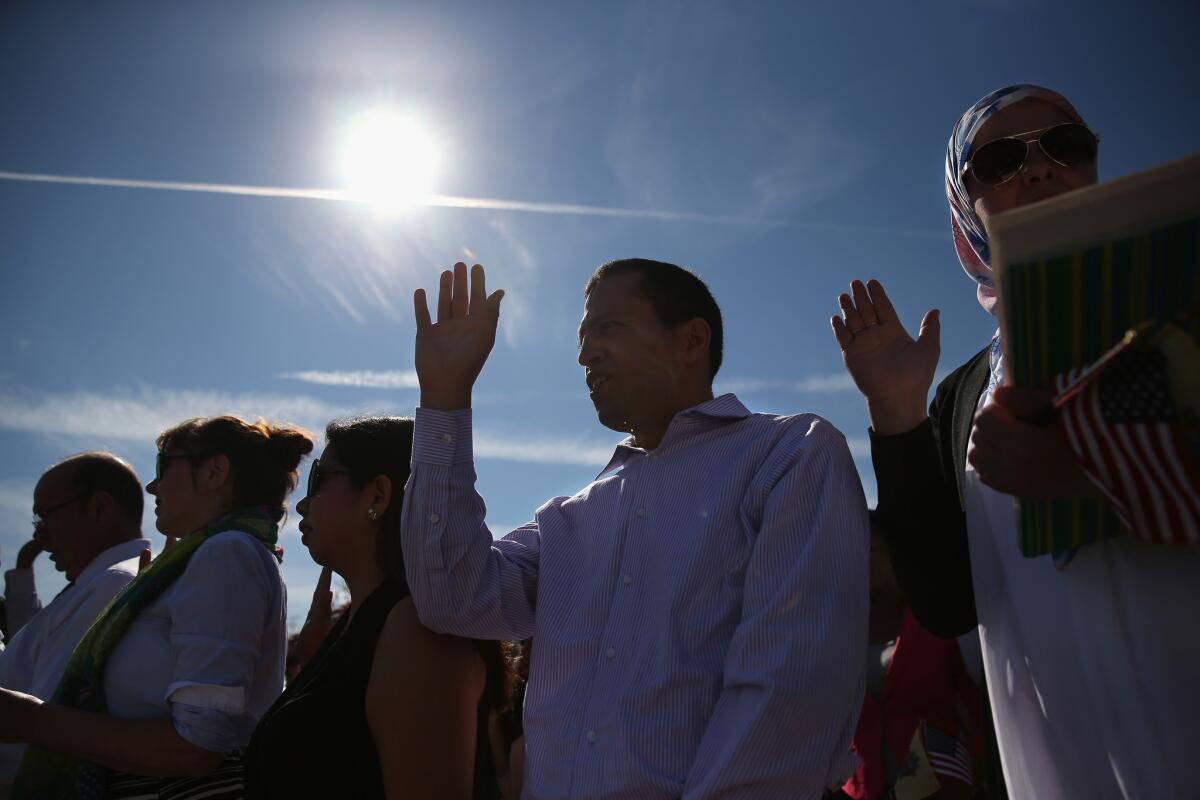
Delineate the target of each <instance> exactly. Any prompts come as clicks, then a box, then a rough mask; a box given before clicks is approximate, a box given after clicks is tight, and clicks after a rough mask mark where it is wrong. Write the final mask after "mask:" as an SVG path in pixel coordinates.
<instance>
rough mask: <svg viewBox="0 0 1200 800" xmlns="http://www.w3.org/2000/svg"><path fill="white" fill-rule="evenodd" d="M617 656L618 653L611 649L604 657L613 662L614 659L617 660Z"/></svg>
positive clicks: (606, 651) (605, 652)
mask: <svg viewBox="0 0 1200 800" xmlns="http://www.w3.org/2000/svg"><path fill="white" fill-rule="evenodd" d="M616 655H617V651H616V650H615V649H613V648H611V647H610V648H608V649H607V650H605V651H604V657H605V658H607V659H608V660H609V661H612V660H613V659H614V658H616Z"/></svg>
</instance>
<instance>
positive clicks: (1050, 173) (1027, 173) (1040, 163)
mask: <svg viewBox="0 0 1200 800" xmlns="http://www.w3.org/2000/svg"><path fill="white" fill-rule="evenodd" d="M1026 146H1027V147H1028V148H1029V152H1028V153H1026V154H1025V163H1024V164H1023V165H1022V166H1021V173H1020V179H1021V181H1022V183H1024V184H1025V185H1026V186H1029V185H1032V184H1035V183H1038V182H1040V181H1045V180H1049V179H1050V178H1053V177H1054V173H1055V172H1057V171H1058V167H1059V165H1058V164H1056V163H1054V162H1053V161H1051V160H1050V158H1049V157H1048V156H1047V155H1046V154H1045V153H1043V152H1042V148H1041V145H1039V144H1038V143H1037V142H1027V143H1026Z"/></svg>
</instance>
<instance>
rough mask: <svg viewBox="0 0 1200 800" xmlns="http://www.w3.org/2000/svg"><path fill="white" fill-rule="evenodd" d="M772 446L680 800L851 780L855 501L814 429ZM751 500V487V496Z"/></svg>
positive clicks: (863, 532) (856, 692)
mask: <svg viewBox="0 0 1200 800" xmlns="http://www.w3.org/2000/svg"><path fill="white" fill-rule="evenodd" d="M789 439H790V440H785V441H784V442H782V443H781V445H782V446H780V447H777V448H776V450H775V452H774V453H773V455H772V458H770V459H768V461H767V462H766V464H765V465H764V470H763V472H762V473H761V474H762V475H763V476H764V477H765V478H766V479H767V480H766V481H765V482H762V483H760V487H761V488H760V490H761V491H765V492H766V493H767V496H766V499H765V503H764V505H763V506H762V508H763V512H762V518H761V524H760V525H759V530H758V532H757V537H756V539H755V543H754V549H753V551H752V553H751V556H750V561H749V563H748V565H747V569H746V577H745V589H744V596H743V603H742V616H741V620H740V622H739V624H738V626H737V629H736V630H735V632H734V635H733V638H732V641H731V642H730V646H729V652H728V655H727V657H726V660H725V665H724V685H723V688H722V691H721V695H720V697H719V698H718V701H717V705H716V708H715V710H714V711H713V714H712V717H711V718H710V719H709V722H708V726H707V729H706V731H705V734H704V738H703V740H702V741H701V744H700V747H699V750H698V751H697V753H696V757H695V759H694V760H693V765H692V769H691V773H690V775H689V776H688V781H687V785H686V787H685V790H684V797H685V798H700V797H704V798H716V797H756V798H781V799H782V798H789V800H790V799H791V798H814V799H815V798H819V797H821V795H822V793H823V792H824V790H825V789H826V787H827V786H829V785H830V784H838V783H840V782H841V781H843V780H845V778H846V777H847V776H848V775H849V774H850V773H851V772H852V771H853V769H854V766H855V763H856V760H855V758H854V756H853V755H851V753H850V740H851V738H852V736H853V734H854V726H855V724H856V721H857V719H858V714H859V710H860V708H861V706H862V698H863V668H864V665H865V663H866V644H867V611H868V609H867V606H868V592H867V558H868V548H869V535H868V522H867V509H866V502H865V500H864V498H863V492H862V486H861V484H860V482H859V479H858V474H857V472H856V471H855V468H854V462H853V460H852V458H851V457H850V452H849V450H848V449H847V446H846V443H845V440H844V439H843V438H842V436H841V435H840V434H839V433H837V432H836V431H834V430H832V429H830V428H829V427H828V426H827V424H826V423H824V422H821V423H818V424H817V425H815V426H813V428H811V429H810V430H809V431H808V432H807V435H805V436H803V437H802V438H800V439H799V441H797V437H789ZM752 491H755V489H754V488H753V487H752Z"/></svg>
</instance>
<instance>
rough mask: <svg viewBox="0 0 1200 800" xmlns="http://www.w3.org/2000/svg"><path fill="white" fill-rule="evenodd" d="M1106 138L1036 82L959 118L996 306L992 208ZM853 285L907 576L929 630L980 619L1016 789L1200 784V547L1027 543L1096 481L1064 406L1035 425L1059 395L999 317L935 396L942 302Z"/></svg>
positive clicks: (962, 628)
mask: <svg viewBox="0 0 1200 800" xmlns="http://www.w3.org/2000/svg"><path fill="white" fill-rule="evenodd" d="M1098 142H1099V137H1097V136H1096V135H1095V134H1094V133H1092V131H1091V130H1090V129H1088V128H1087V127H1086V126H1085V124H1084V122H1083V118H1082V117H1081V116H1080V114H1079V112H1078V111H1076V110H1075V107H1074V106H1073V105H1071V103H1070V102H1068V101H1067V99H1066V98H1064V97H1063V96H1062V95H1060V94H1058V93H1057V92H1053V91H1051V90H1049V89H1044V88H1041V87H1038V86H1030V85H1018V86H1009V87H1006V88H1003V89H999V90H997V91H994V92H991V93H990V94H988V95H986V96H985V97H983V98H982V99H981V100H979V101H978V102H976V103H975V104H974V105H972V106H971V108H969V109H967V111H966V113H964V114H963V115H962V117H961V118H960V119H959V121H958V123H957V124H956V125H955V126H954V130H953V132H952V134H951V137H950V142H949V145H948V147H947V151H946V161H945V185H946V196H947V199H948V200H949V203H950V213H951V230H952V234H953V237H954V244H955V248H956V250H957V253H958V259H959V262H960V263H961V265H962V267H963V269H964V270H965V271H966V272H967V274H968V276H970V278H971V279H972V280H973V281H974V282H975V285H976V296H977V298H978V300H979V303H980V304H981V305H982V306H983V308H984V309H985V310H986V311H988V312H989V313H992V314H995V313H996V312H995V305H996V292H995V282H994V278H993V275H992V270H991V259H990V243H989V239H988V231H987V227H986V225H985V222H986V220H987V218H988V217H989V216H990V215H993V214H997V213H1000V212H1003V211H1007V210H1010V209H1015V208H1018V207H1021V206H1024V205H1027V204H1030V203H1035V202H1037V201H1039V200H1043V199H1047V198H1050V197H1053V196H1056V195H1060V194H1063V193H1065V192H1069V191H1072V190H1075V189H1079V188H1082V187H1085V186H1089V185H1091V184H1094V183H1095V182H1096V178H1097V155H1098V153H1097V150H1098V148H1097V143H1098ZM838 300H839V304H840V305H841V308H842V312H843V317H834V318H833V320H832V324H833V329H834V334H835V336H836V338H837V341H838V344H839V345H840V347H841V350H842V357H843V359H844V361H845V364H846V368H847V370H848V371H849V372H850V374H851V376H852V377H853V378H854V381H855V383H856V384H857V386H858V387H859V389H860V390H861V391H862V393H863V395H864V396H865V398H866V401H867V412H868V416H869V417H870V421H871V428H872V430H871V456H872V461H873V463H874V467H875V475H876V478H877V480H878V485H879V510H880V512H881V514H882V515H883V517H884V518H885V520H886V532H887V534H888V535H887V539H888V546H889V550H890V553H891V559H892V564H893V567H894V569H895V572H896V576H897V578H898V580H899V582H900V585H901V588H902V589H903V590H904V593H905V597H906V600H907V601H908V604H909V607H910V608H911V610H912V612H913V614H914V615H915V616H916V618H917V619H918V620H919V621H920V623H921V624H922V625H923V626H924V627H926V628H927V629H929V630H930V631H933V632H934V633H936V634H938V635H941V636H956V635H958V634H961V633H964V632H966V631H968V630H970V629H971V628H974V627H975V626H976V625H977V624H978V626H979V633H980V640H981V644H982V650H983V660H984V667H985V672H986V676H987V686H988V696H989V698H990V702H991V709H992V714H993V717H994V721H995V729H996V737H997V744H998V748H999V755H1000V758H1001V761H1002V762H1003V775H1004V779H1005V781H1007V784H1008V789H1009V793H1010V795H1011V796H1013V797H1020V798H1042V797H1045V798H1060V797H1134V796H1137V797H1184V796H1193V795H1194V793H1195V778H1194V776H1193V775H1192V773H1191V769H1190V767H1191V761H1192V750H1193V749H1194V747H1193V742H1194V741H1195V731H1196V719H1197V716H1198V715H1200V683H1197V681H1196V678H1195V676H1196V673H1197V671H1200V648H1198V647H1197V646H1196V644H1195V636H1194V634H1193V633H1192V631H1193V628H1194V622H1193V620H1192V618H1191V615H1192V614H1193V613H1194V612H1193V611H1192V609H1194V608H1196V607H1197V606H1198V605H1200V551H1198V550H1197V549H1196V548H1195V547H1190V546H1179V547H1167V546H1162V545H1155V544H1148V543H1145V542H1141V541H1138V540H1137V539H1135V538H1134V537H1132V536H1118V537H1115V538H1112V539H1109V540H1105V541H1100V542H1094V543H1092V544H1088V545H1085V546H1084V547H1082V548H1079V549H1078V550H1071V551H1067V552H1064V553H1059V554H1055V556H1054V557H1052V556H1050V555H1043V556H1041V557H1037V558H1026V557H1025V556H1024V555H1023V554H1022V553H1021V551H1020V548H1019V546H1018V533H1017V518H1016V513H1015V511H1014V505H1013V499H1014V496H1016V497H1039V498H1066V497H1078V496H1086V495H1097V494H1098V493H1099V490H1098V487H1097V486H1096V485H1094V484H1093V483H1092V482H1091V481H1090V480H1089V478H1088V477H1087V475H1086V474H1085V472H1084V471H1083V469H1082V468H1081V466H1080V464H1079V462H1078V461H1077V460H1076V458H1075V455H1074V453H1073V451H1072V449H1071V447H1070V445H1069V442H1068V439H1067V437H1066V436H1065V434H1064V431H1063V426H1062V422H1061V419H1058V418H1056V417H1054V416H1052V415H1051V416H1050V419H1051V421H1050V422H1048V423H1044V424H1043V423H1042V422H1040V421H1039V422H1033V421H1029V420H1031V419H1034V418H1036V417H1037V416H1038V412H1040V411H1042V410H1043V407H1044V406H1046V405H1047V404H1046V401H1045V399H1044V398H1040V397H1038V396H1037V395H1036V394H1035V393H1032V392H1030V391H1029V390H1021V389H1020V388H1019V387H1015V386H1010V385H1007V384H1006V382H1005V379H1004V373H1005V364H1004V360H1003V358H1002V357H1001V353H1002V350H1001V346H1000V333H999V331H997V332H996V334H995V336H994V337H993V338H992V340H991V342H989V343H988V344H987V345H986V346H984V347H983V349H981V350H980V351H979V352H978V353H976V354H975V355H974V356H973V357H972V358H971V359H970V360H969V361H968V362H967V363H966V364H964V365H962V366H961V367H959V368H958V369H956V370H954V371H953V372H951V373H950V374H949V376H947V377H946V379H945V380H943V381H942V382H941V383H940V384H939V385H938V387H937V389H936V390H935V392H934V399H933V402H932V403H931V404H930V405H929V407H928V410H926V406H925V403H926V397H927V395H928V393H929V388H930V385H931V383H932V380H933V375H934V371H935V369H936V367H937V361H938V355H939V341H938V336H939V323H938V315H937V312H936V311H930V312H928V313H927V314H926V315H925V318H924V319H923V320H922V322H921V327H920V331H919V334H918V336H917V338H916V339H915V340H914V339H913V338H912V337H911V336H909V334H908V332H907V331H906V330H905V328H904V326H903V324H902V323H901V322H900V319H899V317H898V316H897V314H896V311H895V309H894V308H893V307H892V304H891V301H890V300H889V299H888V297H887V294H886V293H885V292H884V290H883V287H882V286H881V285H880V284H879V283H878V282H877V281H870V282H869V283H867V284H863V283H862V282H861V281H854V282H853V283H852V284H851V293H849V294H843V295H841V297H839V298H838ZM1039 404H1040V405H1039ZM993 775H994V777H999V776H998V774H996V773H995V772H994V773H993Z"/></svg>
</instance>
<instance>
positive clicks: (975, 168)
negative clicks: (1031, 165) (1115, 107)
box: [963, 122, 1100, 186]
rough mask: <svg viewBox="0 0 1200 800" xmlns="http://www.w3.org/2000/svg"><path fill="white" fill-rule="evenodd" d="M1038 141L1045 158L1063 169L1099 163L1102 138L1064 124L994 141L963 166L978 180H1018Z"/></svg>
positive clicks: (990, 182) (991, 182)
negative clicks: (1030, 148)
mask: <svg viewBox="0 0 1200 800" xmlns="http://www.w3.org/2000/svg"><path fill="white" fill-rule="evenodd" d="M1030 142H1037V145H1038V148H1039V149H1041V151H1042V153H1043V154H1044V155H1045V156H1046V158H1048V159H1050V160H1051V161H1053V162H1054V163H1055V164H1058V165H1059V166H1062V167H1077V166H1079V165H1081V164H1087V163H1089V162H1092V161H1095V160H1096V149H1097V148H1096V145H1097V144H1099V142H1100V137H1099V136H1097V135H1096V134H1094V133H1092V131H1091V129H1090V128H1088V127H1087V126H1086V125H1080V124H1079V123H1078V122H1064V123H1062V124H1061V125H1052V126H1050V127H1049V128H1042V129H1040V130H1036V131H1026V132H1025V133H1018V134H1015V135H1013V136H1005V137H1003V138H1001V139H993V140H992V141H990V142H988V143H987V144H985V145H983V146H982V147H980V148H979V149H978V150H976V151H975V154H974V155H973V156H971V160H970V161H968V162H967V164H966V166H964V167H963V175H966V173H967V171H968V170H969V171H970V173H971V175H972V176H974V178H975V180H977V181H979V182H980V183H983V184H986V185H988V186H999V185H1000V184H1002V183H1007V182H1008V181H1010V180H1012V179H1013V178H1015V177H1016V176H1017V175H1018V174H1019V173H1020V172H1021V169H1022V168H1023V167H1024V166H1025V160H1026V159H1028V158H1029V143H1030Z"/></svg>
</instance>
